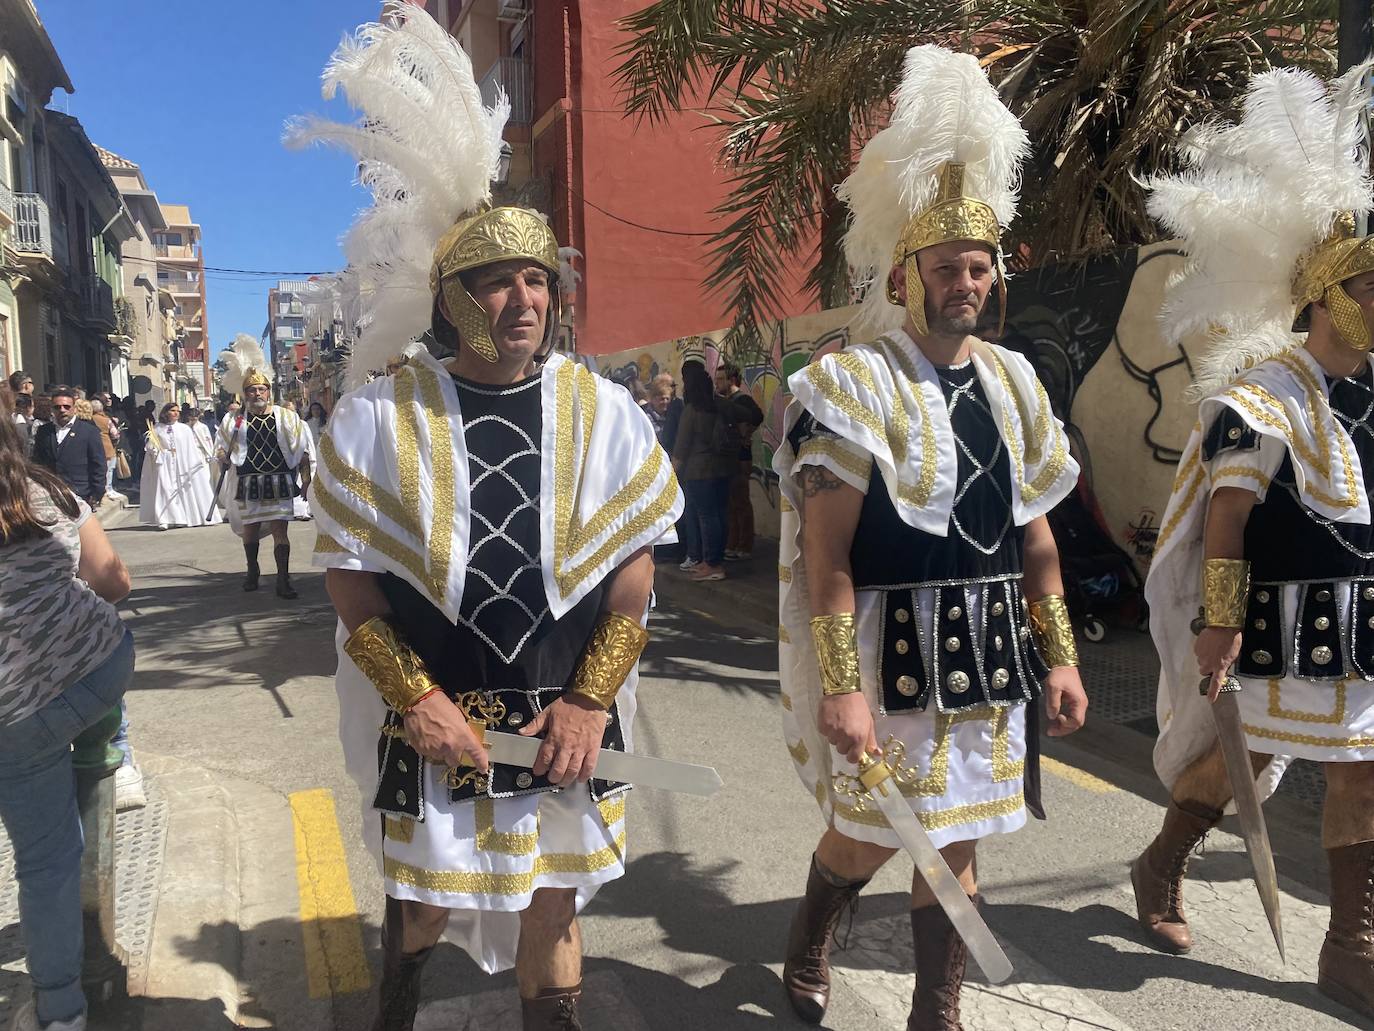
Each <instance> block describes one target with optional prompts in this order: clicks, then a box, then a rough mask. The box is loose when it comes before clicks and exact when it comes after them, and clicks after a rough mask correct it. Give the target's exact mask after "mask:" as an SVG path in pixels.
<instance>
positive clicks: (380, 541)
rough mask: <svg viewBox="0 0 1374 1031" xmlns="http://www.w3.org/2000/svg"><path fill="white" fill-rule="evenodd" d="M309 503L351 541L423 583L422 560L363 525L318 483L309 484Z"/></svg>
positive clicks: (380, 531) (423, 569)
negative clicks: (395, 564) (380, 556)
mask: <svg viewBox="0 0 1374 1031" xmlns="http://www.w3.org/2000/svg"><path fill="white" fill-rule="evenodd" d="M310 502H311V504H318V505H319V506H320V508H321V509H322V510H323V511H324V513H325V514H326V515H328V516H329V518H331V519H333V520H334V522H336V523H338V524H339V526H340V527H342V528H343V530H344V532H345V533H347V534H348V535H349V536H351V537H353V538H355V539H356V540H357V541H358V542H359V543H360V544H362V545H363V546H364V547H367V548H372V549H373V550H375V551H379V552H381V553H382V554H383V555H385V556H387V558H389V559H391V560H392V561H394V562H396V563H398V564H399V565H402V566H404V567H405V568H406V569H407V570H409V571H410V574H411V575H412V576H414V577H415V579H416V581H417V582H419V583H422V584H423V583H426V582H427V572H426V570H425V561H424V559H423V558H422V557H421V556H420V555H419V554H418V553H417V552H416V551H415V550H414V549H412V548H410V547H407V546H406V545H405V544H402V543H401V542H400V541H399V540H397V539H396V538H395V537H393V536H392V535H391V534H389V533H387V532H386V531H385V530H383V529H381V528H380V527H378V526H374V525H372V524H371V523H365V522H363V521H362V520H361V519H360V518H359V516H358V515H357V513H356V512H354V511H353V510H352V509H351V508H349V507H348V506H347V505H345V504H344V503H343V502H342V501H340V500H338V499H337V498H336V497H334V496H333V495H332V494H331V493H330V492H329V490H328V489H327V488H326V487H325V485H324V483H323V482H322V481H317V482H315V483H314V484H312V485H311V490H310Z"/></svg>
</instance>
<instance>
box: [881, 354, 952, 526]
mask: <svg viewBox="0 0 1374 1031" xmlns="http://www.w3.org/2000/svg"><path fill="white" fill-rule="evenodd" d="M882 343H883V344H884V347H885V352H886V353H887V354H888V355H889V356H890V357H891V358H892V359H895V360H896V363H897V365H898V367H899V368H900V369H901V370H902V375H903V376H905V377H906V380H907V384H908V386H909V388H910V390H911V395H912V396H913V397H914V398H915V399H916V408H917V413H918V416H919V418H920V420H921V473H920V476H919V477H917V480H916V486H914V487H909V488H908V487H906V486H899V487H898V490H897V496H898V498H899V499H900V500H902V501H904V502H906V503H907V504H909V505H912V506H914V507H916V508H924V507H925V506H926V505H928V504H929V503H930V495H931V494H932V493H934V491H935V473H936V470H937V468H938V467H939V464H940V456H939V449H938V446H937V445H936V443H935V427H934V425H933V424H932V423H931V421H930V408H929V407H928V406H927V405H926V394H925V391H924V390H922V389H921V375H920V373H919V372H918V371H917V370H916V366H915V364H914V363H913V362H912V361H911V357H910V356H909V355H908V354H907V353H906V352H905V351H904V350H902V348H901V347H900V346H899V345H898V344H897V343H896V342H895V341H893V340H892V339H890V338H888V337H884V338H883V340H882ZM890 364H891V362H889V365H890ZM897 401H898V407H899V408H903V410H905V405H906V401H905V399H904V398H903V397H902V394H901V392H900V391H899V392H898V394H897Z"/></svg>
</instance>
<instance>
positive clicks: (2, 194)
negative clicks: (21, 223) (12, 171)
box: [0, 183, 14, 225]
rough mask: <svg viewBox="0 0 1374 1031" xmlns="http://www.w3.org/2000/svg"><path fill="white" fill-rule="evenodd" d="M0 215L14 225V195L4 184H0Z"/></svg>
mask: <svg viewBox="0 0 1374 1031" xmlns="http://www.w3.org/2000/svg"><path fill="white" fill-rule="evenodd" d="M0 215H4V216H5V218H6V219H8V220H9V222H10V224H11V225H13V224H14V193H13V191H12V190H10V188H9V187H8V186H6V185H5V184H4V183H0Z"/></svg>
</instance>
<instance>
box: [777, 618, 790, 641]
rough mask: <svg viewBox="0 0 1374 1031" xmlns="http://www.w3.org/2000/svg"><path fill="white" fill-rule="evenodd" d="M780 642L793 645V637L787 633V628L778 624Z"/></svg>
mask: <svg viewBox="0 0 1374 1031" xmlns="http://www.w3.org/2000/svg"><path fill="white" fill-rule="evenodd" d="M778 640H779V641H780V642H782V643H783V644H791V643H792V635H791V634H789V633H788V632H787V627H785V626H783V625H782V624H781V623H780V624H778Z"/></svg>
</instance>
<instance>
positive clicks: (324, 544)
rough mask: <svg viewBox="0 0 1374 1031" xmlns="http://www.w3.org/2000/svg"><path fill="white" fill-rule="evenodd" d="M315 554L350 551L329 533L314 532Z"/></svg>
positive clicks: (343, 553)
mask: <svg viewBox="0 0 1374 1031" xmlns="http://www.w3.org/2000/svg"><path fill="white" fill-rule="evenodd" d="M315 554H316V555H349V554H352V553H351V552H350V551H349V550H348V549H347V548H345V547H344V546H343V545H342V544H340V543H339V542H338V541H336V540H335V539H334V538H333V537H331V536H329V534H327V533H319V532H317V533H316V534H315Z"/></svg>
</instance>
